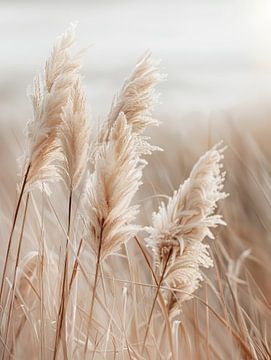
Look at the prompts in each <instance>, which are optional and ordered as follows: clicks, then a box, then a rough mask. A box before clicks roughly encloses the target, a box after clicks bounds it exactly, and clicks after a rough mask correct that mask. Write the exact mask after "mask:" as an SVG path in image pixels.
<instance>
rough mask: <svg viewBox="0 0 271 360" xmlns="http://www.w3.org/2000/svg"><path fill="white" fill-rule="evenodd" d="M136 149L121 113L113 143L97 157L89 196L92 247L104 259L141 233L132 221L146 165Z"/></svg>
mask: <svg viewBox="0 0 271 360" xmlns="http://www.w3.org/2000/svg"><path fill="white" fill-rule="evenodd" d="M136 148H137V137H136V136H135V135H134V134H133V133H132V125H129V124H128V122H127V120H126V117H125V115H124V113H123V112H121V113H120V114H119V116H118V118H117V120H116V122H115V124H114V125H113V127H112V129H111V133H110V137H109V141H108V142H107V143H104V144H102V145H101V146H100V147H99V149H98V151H97V153H96V157H95V167H96V168H95V171H94V173H93V174H92V175H91V177H90V181H89V184H88V189H87V194H86V198H87V211H88V214H89V222H90V244H91V246H92V248H93V250H94V252H95V253H96V254H98V248H99V246H100V247H101V249H100V257H101V258H104V257H105V256H106V255H108V254H110V253H112V252H113V251H115V250H117V248H118V247H119V245H120V244H122V243H123V242H125V241H127V240H129V239H130V238H131V237H132V236H133V235H135V233H136V231H137V227H136V226H135V225H133V224H132V221H133V220H134V218H135V216H136V214H137V211H138V210H137V206H130V203H131V201H132V199H133V197H134V195H135V193H136V192H137V189H138V188H139V186H140V184H141V177H142V168H143V167H144V165H145V164H146V162H145V161H143V160H141V159H140V158H139V156H138V154H137V151H136Z"/></svg>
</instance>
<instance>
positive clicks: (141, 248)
mask: <svg viewBox="0 0 271 360" xmlns="http://www.w3.org/2000/svg"><path fill="white" fill-rule="evenodd" d="M135 240H136V243H137V245H138V247H139V248H140V250H141V252H142V254H143V256H144V259H145V260H146V263H147V265H148V267H149V269H150V271H151V273H152V276H153V278H154V281H155V284H156V286H158V284H159V281H158V279H157V276H156V274H155V272H154V270H153V268H152V266H151V263H150V260H149V259H148V256H147V254H146V252H145V250H144V249H143V246H142V245H141V244H140V241H139V240H138V238H137V236H135ZM158 297H159V300H160V306H161V309H162V312H163V315H164V318H165V322H166V328H167V333H168V340H169V346H170V349H171V352H172V354H173V341H172V333H171V326H170V322H169V319H168V314H167V310H166V305H165V301H164V299H163V296H162V294H161V293H160V292H159V294H158ZM172 356H173V355H172Z"/></svg>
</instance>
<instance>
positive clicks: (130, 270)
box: [0, 27, 271, 360]
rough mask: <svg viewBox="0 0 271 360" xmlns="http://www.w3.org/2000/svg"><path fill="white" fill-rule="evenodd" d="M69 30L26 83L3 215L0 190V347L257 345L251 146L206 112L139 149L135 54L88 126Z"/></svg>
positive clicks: (73, 352)
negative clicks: (203, 118) (97, 123)
mask: <svg viewBox="0 0 271 360" xmlns="http://www.w3.org/2000/svg"><path fill="white" fill-rule="evenodd" d="M73 43H74V28H73V27H71V28H70V29H68V31H67V32H66V33H65V34H64V35H62V36H61V37H59V38H58V40H57V42H56V44H55V46H54V48H53V51H52V53H51V56H50V57H49V59H48V61H47V63H46V66H45V69H44V72H43V73H42V74H41V75H39V76H38V78H37V80H35V82H34V90H33V96H32V99H33V101H32V103H33V119H32V121H31V122H30V123H29V124H28V133H27V145H26V155H25V157H24V162H23V167H22V174H21V176H20V178H19V181H18V184H19V186H18V189H19V191H18V195H17V200H16V204H15V206H14V209H13V215H12V216H10V217H9V216H8V215H7V214H10V212H9V210H8V209H5V207H4V206H5V205H4V204H5V202H3V204H1V214H2V213H3V214H6V216H3V217H2V219H1V221H2V223H3V224H2V226H3V231H2V232H1V248H2V249H3V250H2V251H1V292H0V304H1V307H0V319H1V324H0V352H1V358H2V359H9V358H15V359H37V358H38V359H94V358H95V359H176V360H177V359H269V358H270V357H271V352H270V345H271V342H270V326H271V322H270V319H271V307H270V298H271V292H270V290H271V287H270V281H269V279H270V268H268V261H269V257H270V235H269V234H270V231H271V229H270V220H269V218H270V216H269V214H270V204H271V196H270V195H271V192H270V185H269V182H268V178H269V179H270V175H271V174H270V172H271V171H270V165H269V164H268V160H267V158H266V155H265V154H266V153H267V151H266V149H261V148H260V147H259V145H258V142H257V139H254V138H252V137H251V138H249V139H248V138H245V137H243V136H242V132H240V131H238V129H233V128H230V127H227V128H225V129H226V130H227V131H229V134H227V133H226V132H225V131H224V132H223V134H221V133H220V132H219V129H220V128H219V126H218V125H216V126H214V125H212V126H211V125H209V127H208V131H207V134H206V136H203V137H202V138H201V137H200V136H199V135H198V134H199V133H200V129H198V133H197V134H196V133H195V131H194V130H193V131H191V133H189V131H187V132H186V133H185V134H184V133H183V134H182V136H181V135H180V137H178V139H176V141H175V139H174V136H173V135H172V134H170V132H168V134H167V136H166V137H165V136H164V138H163V139H162V138H160V137H159V134H160V133H159V131H158V130H157V131H156V134H157V135H156V138H157V143H158V144H159V146H162V147H164V148H166V150H167V151H165V152H164V153H161V152H154V150H158V149H159V148H158V147H156V146H153V145H151V144H150V143H149V138H148V137H147V136H146V135H145V134H144V131H145V130H147V129H148V128H149V127H150V126H152V125H157V124H158V123H157V121H156V120H154V119H153V118H152V115H151V110H152V107H153V105H154V103H155V98H156V96H155V92H154V87H155V85H156V84H157V83H158V81H159V80H161V78H162V77H161V75H159V73H158V68H157V66H156V65H155V64H154V62H153V60H152V58H151V56H150V54H146V55H145V56H144V57H143V58H142V59H140V61H139V62H138V64H137V65H136V67H135V69H134V71H133V72H132V74H131V75H130V77H129V78H128V79H127V80H126V82H125V83H124V86H123V88H122V89H121V91H120V93H119V95H118V96H117V97H116V98H115V100H114V102H113V105H112V107H111V110H110V112H109V115H108V117H107V118H106V119H105V121H104V124H103V125H102V127H101V129H100V131H99V132H98V134H97V135H94V133H93V132H92V131H91V130H90V125H91V121H92V119H90V120H91V121H90V122H89V119H88V111H87V106H86V98H85V95H84V90H83V85H82V84H81V82H82V81H81V78H80V75H79V74H78V71H79V67H80V59H79V58H80V56H79V55H76V56H73V55H71V51H70V47H71V45H72V44H73ZM220 126H221V125H220ZM228 129H230V130H228ZM165 133H166V131H164V132H163V134H164V135H165ZM202 134H203V132H202ZM181 137H182V141H181V142H180V138H181ZM217 138H223V139H224V143H225V144H227V145H228V149H227V151H225V154H226V155H225V156H226V158H225V169H226V170H227V172H228V176H227V178H226V181H225V186H226V192H227V193H229V194H230V196H229V198H228V199H226V200H225V201H224V199H225V197H226V193H224V191H223V186H224V178H225V173H224V171H223V170H222V161H223V162H224V160H223V156H224V155H223V154H224V153H223V149H222V148H221V146H215V147H212V143H213V142H214V141H217V140H218V139H217ZM165 139H166V141H167V144H166V143H165V144H163V142H164V141H165ZM191 139H193V144H196V145H195V146H193V147H191V145H190V147H189V146H188V145H189V142H191ZM169 140H170V141H169ZM168 144H171V146H168ZM206 150H207V151H206ZM247 151H250V153H246V152H247ZM152 152H154V153H153V154H152V156H151V157H149V156H147V155H151V153H152ZM193 152H194V153H193ZM202 153H205V154H204V155H203V156H201V157H200V159H199V160H198V161H197V162H196V160H197V158H198V157H199V156H200V155H202ZM240 154H241V155H240ZM269 154H270V153H269ZM143 157H144V158H143ZM146 158H147V159H148V161H149V162H150V164H149V165H148V166H146V165H147V162H146ZM193 162H196V165H195V166H194V167H193V168H192V164H193ZM171 167H172V168H173V169H171ZM176 168H177V170H176ZM191 168H192V171H191V172H190V171H188V169H191ZM178 169H179V170H178ZM178 171H180V174H178ZM174 175H175V178H174ZM168 179H171V180H170V181H169V180H168ZM185 179H186V180H185ZM184 180H185V181H184ZM181 182H183V184H182V185H180V186H179V183H181ZM172 184H175V185H174V186H173V185H172ZM151 187H153V188H154V191H153V188H151ZM174 188H177V189H178V190H176V191H173V195H172V196H170V195H169V196H166V195H164V196H163V198H166V201H163V202H160V201H159V199H160V195H158V194H169V193H172V190H173V189H174ZM153 194H154V196H152V195H153ZM221 200H223V201H221ZM10 202H11V201H10ZM157 202H158V205H159V206H157ZM136 203H139V204H140V205H141V206H140V208H139V206H138V205H135V204H136ZM217 206H219V213H222V214H223V218H224V219H225V221H226V222H227V224H228V225H227V226H219V225H224V224H225V223H224V220H222V216H221V215H218V214H216V212H217ZM151 214H152V221H151V219H150V217H151V216H150V215H151ZM146 225H147V226H146ZM217 226H219V227H218V228H217V229H213V231H212V232H213V233H211V231H210V229H212V228H216V227H217ZM208 237H209V238H212V240H211V241H209V242H208V244H207V243H206V239H207V238H208ZM204 268H205V269H207V268H209V269H208V270H204Z"/></svg>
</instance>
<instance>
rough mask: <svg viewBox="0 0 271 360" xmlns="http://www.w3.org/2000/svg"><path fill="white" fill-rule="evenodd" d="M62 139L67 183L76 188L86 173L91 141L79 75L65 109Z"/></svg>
mask: <svg viewBox="0 0 271 360" xmlns="http://www.w3.org/2000/svg"><path fill="white" fill-rule="evenodd" d="M60 139H61V148H62V152H63V158H64V164H63V170H64V179H65V183H66V184H67V187H68V188H69V189H72V190H75V189H76V188H77V187H78V186H79V184H80V182H81V180H82V179H83V177H84V175H85V173H86V169H87V164H88V156H89V141H90V128H89V124H88V119H87V110H86V99H85V93H84V91H83V88H82V84H81V79H80V77H79V76H78V78H77V80H76V82H75V83H74V85H73V87H72V89H71V94H70V99H69V101H68V102H67V104H66V106H65V108H64V109H63V114H62V124H61V126H60Z"/></svg>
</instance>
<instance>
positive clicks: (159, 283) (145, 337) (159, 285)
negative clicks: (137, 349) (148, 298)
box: [141, 249, 172, 353]
mask: <svg viewBox="0 0 271 360" xmlns="http://www.w3.org/2000/svg"><path fill="white" fill-rule="evenodd" d="M171 253H172V249H170V250H169V252H168V255H167V258H166V261H165V265H164V268H163V271H162V274H161V277H160V280H159V282H158V285H157V289H156V293H155V297H154V300H153V303H152V307H151V311H150V315H149V319H148V323H147V329H146V332H145V336H144V340H143V345H142V349H141V352H142V353H143V351H144V347H145V344H146V340H147V336H148V333H149V328H150V323H151V319H152V314H153V311H154V307H155V303H156V300H157V297H158V295H159V290H160V287H161V284H162V282H163V280H164V276H165V272H166V269H167V264H168V261H169V258H170V255H171Z"/></svg>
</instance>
